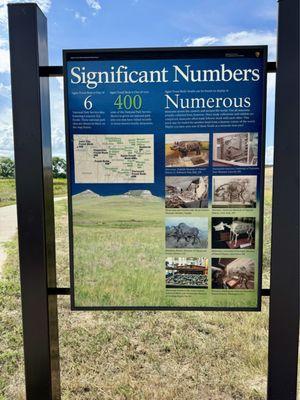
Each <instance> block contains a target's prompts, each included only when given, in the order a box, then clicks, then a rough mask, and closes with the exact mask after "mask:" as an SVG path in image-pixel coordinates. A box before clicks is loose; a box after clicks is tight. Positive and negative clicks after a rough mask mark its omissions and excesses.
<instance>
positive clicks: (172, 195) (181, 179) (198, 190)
mask: <svg viewBox="0 0 300 400" xmlns="http://www.w3.org/2000/svg"><path fill="white" fill-rule="evenodd" d="M165 205H166V208H207V207H208V177H207V176H167V177H166V196H165Z"/></svg>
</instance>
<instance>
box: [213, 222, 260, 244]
mask: <svg viewBox="0 0 300 400" xmlns="http://www.w3.org/2000/svg"><path fill="white" fill-rule="evenodd" d="M212 248H214V249H232V250H234V249H254V248H255V218H253V217H246V218H239V217H235V218H227V217H224V218H222V217H217V218H216V217H214V218H212Z"/></svg>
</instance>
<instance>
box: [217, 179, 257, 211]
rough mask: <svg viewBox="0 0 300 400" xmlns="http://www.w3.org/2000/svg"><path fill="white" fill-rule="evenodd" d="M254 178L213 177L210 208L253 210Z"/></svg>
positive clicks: (254, 205)
mask: <svg viewBox="0 0 300 400" xmlns="http://www.w3.org/2000/svg"><path fill="white" fill-rule="evenodd" d="M256 182H257V177H256V176H250V175H245V176H227V175H226V176H214V177H213V190H212V196H213V198H212V206H213V207H214V208H222V207H225V208H231V207H237V208H255V207H256Z"/></svg>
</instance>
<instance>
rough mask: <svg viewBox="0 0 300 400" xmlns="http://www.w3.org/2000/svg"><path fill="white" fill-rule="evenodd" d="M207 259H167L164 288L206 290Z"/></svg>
mask: <svg viewBox="0 0 300 400" xmlns="http://www.w3.org/2000/svg"><path fill="white" fill-rule="evenodd" d="M207 286H208V259H207V258H205V257H199V258H197V257H189V258H186V257H178V258H173V257H167V258H166V287H167V288H172V287H187V288H207Z"/></svg>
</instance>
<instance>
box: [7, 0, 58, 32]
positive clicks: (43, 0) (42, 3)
mask: <svg viewBox="0 0 300 400" xmlns="http://www.w3.org/2000/svg"><path fill="white" fill-rule="evenodd" d="M9 3H33V1H32V0H0V25H1V26H3V27H4V28H5V29H7V4H9ZM35 3H36V4H37V5H38V6H39V7H40V9H41V10H42V11H43V12H44V13H47V12H49V10H50V8H51V0H36V1H35Z"/></svg>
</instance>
